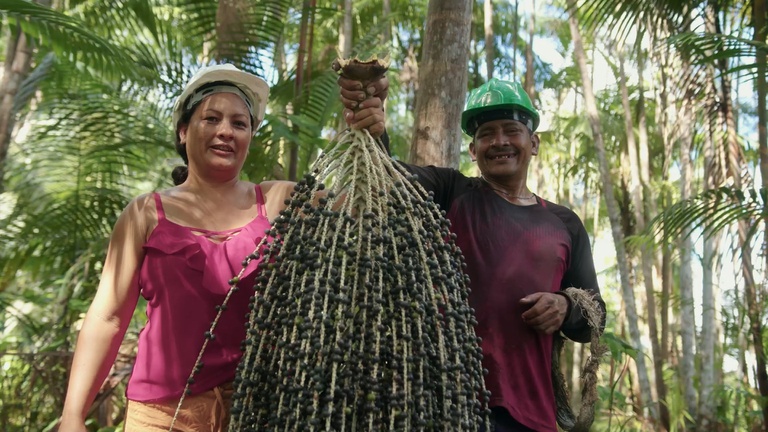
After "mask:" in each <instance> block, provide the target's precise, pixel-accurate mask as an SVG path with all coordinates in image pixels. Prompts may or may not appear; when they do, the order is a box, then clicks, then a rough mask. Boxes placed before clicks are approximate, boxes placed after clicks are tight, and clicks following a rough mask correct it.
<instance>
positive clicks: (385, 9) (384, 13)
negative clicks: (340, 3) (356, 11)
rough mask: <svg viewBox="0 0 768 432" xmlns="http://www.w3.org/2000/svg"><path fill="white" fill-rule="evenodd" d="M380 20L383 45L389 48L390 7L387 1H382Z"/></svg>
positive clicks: (390, 37)
mask: <svg viewBox="0 0 768 432" xmlns="http://www.w3.org/2000/svg"><path fill="white" fill-rule="evenodd" d="M345 1H346V0H345ZM350 15H351V14H350ZM381 19H382V20H383V21H384V35H383V38H384V45H386V46H390V45H391V44H392V6H391V5H390V3H389V0H384V1H382V4H381Z"/></svg>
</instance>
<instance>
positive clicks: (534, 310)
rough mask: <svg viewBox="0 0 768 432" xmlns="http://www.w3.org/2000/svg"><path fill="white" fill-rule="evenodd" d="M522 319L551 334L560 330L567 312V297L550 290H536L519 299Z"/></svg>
mask: <svg viewBox="0 0 768 432" xmlns="http://www.w3.org/2000/svg"><path fill="white" fill-rule="evenodd" d="M520 304H521V305H523V307H528V310H526V311H525V312H523V315H522V317H523V321H524V322H525V323H526V324H528V325H529V326H531V327H533V328H534V329H536V330H538V331H540V332H542V333H545V334H552V333H555V332H556V331H558V330H560V327H561V326H562V325H563V321H565V318H566V315H567V313H568V299H566V298H565V297H564V296H561V295H559V294H555V293H551V292H538V293H534V294H531V295H528V296H525V297H523V298H522V299H520Z"/></svg>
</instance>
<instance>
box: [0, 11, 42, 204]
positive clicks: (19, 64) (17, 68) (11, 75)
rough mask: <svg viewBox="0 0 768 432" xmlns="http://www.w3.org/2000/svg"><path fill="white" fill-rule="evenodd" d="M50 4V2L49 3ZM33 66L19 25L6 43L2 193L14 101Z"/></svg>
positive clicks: (0, 119) (0, 86)
mask: <svg viewBox="0 0 768 432" xmlns="http://www.w3.org/2000/svg"><path fill="white" fill-rule="evenodd" d="M49 4H50V2H49ZM31 65H32V46H31V44H30V43H29V41H28V39H27V35H26V34H24V33H23V32H22V31H21V27H19V26H18V25H17V26H15V27H14V28H12V29H11V35H10V36H9V37H8V41H7V42H6V51H5V63H4V64H3V66H4V71H3V78H2V81H0V193H2V192H3V190H5V187H4V186H5V183H4V178H5V160H6V158H7V157H8V148H9V147H10V145H11V141H12V138H13V128H14V126H15V125H16V113H15V112H14V111H13V101H14V99H15V98H16V93H17V92H18V91H19V86H21V83H22V82H23V81H24V79H25V78H26V77H27V75H28V74H29V70H30V67H31Z"/></svg>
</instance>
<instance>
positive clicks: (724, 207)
mask: <svg viewBox="0 0 768 432" xmlns="http://www.w3.org/2000/svg"><path fill="white" fill-rule="evenodd" d="M766 192H767V190H766V189H760V190H754V189H749V190H746V191H744V190H741V189H735V188H733V187H730V186H723V187H720V188H717V189H711V190H707V191H704V192H702V193H700V194H699V195H697V196H695V197H692V198H690V199H688V200H684V201H680V202H678V203H675V204H674V205H672V206H670V207H669V208H667V209H665V210H664V211H663V212H661V213H660V214H659V215H658V216H656V217H655V218H654V219H653V220H652V221H651V223H650V224H649V225H648V228H647V229H646V232H645V233H643V234H644V235H648V236H652V237H653V238H655V239H657V240H661V241H671V240H673V239H676V238H687V237H690V236H691V235H694V234H697V233H701V234H702V235H704V236H706V237H710V236H712V235H714V234H717V233H718V232H720V231H721V230H722V229H724V228H725V227H727V226H729V225H731V224H733V223H735V222H737V221H740V220H745V221H749V222H750V225H754V224H756V222H757V221H758V220H759V219H760V218H761V217H762V215H764V214H766V212H768V208H767V207H766V202H767V201H766V198H767V197H768V194H767V193H766Z"/></svg>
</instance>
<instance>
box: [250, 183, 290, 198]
mask: <svg viewBox="0 0 768 432" xmlns="http://www.w3.org/2000/svg"><path fill="white" fill-rule="evenodd" d="M259 186H260V187H261V191H262V192H263V193H264V195H266V196H275V197H289V196H291V192H293V190H294V189H293V187H294V186H296V183H295V182H292V181H285V180H267V181H263V182H261V183H259Z"/></svg>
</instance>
